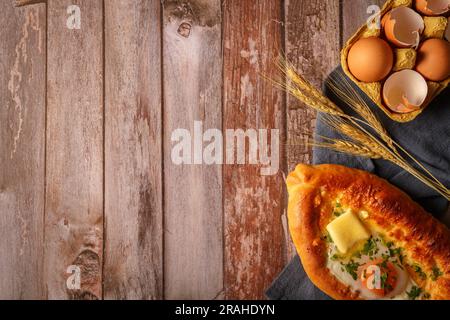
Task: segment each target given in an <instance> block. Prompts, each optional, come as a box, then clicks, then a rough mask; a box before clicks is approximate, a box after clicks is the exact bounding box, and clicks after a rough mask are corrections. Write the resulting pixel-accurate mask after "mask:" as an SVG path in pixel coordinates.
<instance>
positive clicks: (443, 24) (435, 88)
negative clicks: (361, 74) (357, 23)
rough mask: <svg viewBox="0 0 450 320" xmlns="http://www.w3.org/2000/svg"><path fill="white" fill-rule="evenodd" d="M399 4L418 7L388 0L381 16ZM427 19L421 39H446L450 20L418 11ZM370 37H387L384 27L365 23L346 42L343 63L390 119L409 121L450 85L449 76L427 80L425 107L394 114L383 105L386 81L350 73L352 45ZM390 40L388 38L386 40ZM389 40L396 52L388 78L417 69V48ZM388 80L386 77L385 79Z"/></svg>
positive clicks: (410, 2)
mask: <svg viewBox="0 0 450 320" xmlns="http://www.w3.org/2000/svg"><path fill="white" fill-rule="evenodd" d="M399 6H407V7H410V8H412V9H415V8H414V6H413V0H388V1H387V2H386V3H385V5H384V6H383V9H382V10H381V17H383V16H384V15H385V14H386V13H388V12H389V11H390V10H392V9H393V8H396V7H399ZM419 14H420V15H421V16H422V17H423V18H424V23H425V29H424V32H423V33H422V36H421V42H422V41H424V40H426V39H429V38H439V39H443V38H444V35H445V30H446V28H447V24H448V19H447V18H446V17H444V16H437V17H428V16H424V15H422V14H421V13H419ZM368 37H381V38H383V39H384V34H383V31H382V30H381V29H377V28H374V29H369V27H368V26H367V24H364V26H362V27H361V28H360V29H359V30H358V31H357V32H356V34H355V35H353V36H352V37H351V38H350V39H349V40H348V41H347V43H346V44H345V46H344V48H343V49H342V52H341V64H342V68H343V69H344V72H345V74H346V75H347V76H348V77H350V79H352V81H354V82H355V83H356V84H357V85H358V86H359V87H360V88H361V90H362V91H363V92H364V93H366V94H367V95H368V96H369V97H370V98H371V99H372V100H373V101H374V102H375V103H376V104H377V105H378V107H380V109H381V110H383V111H384V113H386V115H387V116H389V118H391V119H392V120H394V121H397V122H409V121H412V120H414V119H415V118H416V117H417V116H418V115H419V114H420V113H421V112H422V111H423V110H424V109H425V108H426V107H427V106H428V105H429V104H430V103H431V101H432V100H433V99H434V98H435V97H436V96H438V95H439V94H440V93H441V92H442V91H443V90H444V89H445V88H446V87H447V85H448V84H449V82H450V77H449V78H447V79H446V80H444V81H441V82H433V81H427V84H428V96H427V98H426V100H425V102H424V104H423V105H422V108H421V109H420V110H416V111H413V112H410V113H395V112H393V111H391V109H389V108H388V107H387V106H385V105H384V102H383V98H382V89H383V84H384V80H383V82H372V83H365V82H361V81H359V80H358V79H356V78H355V77H354V76H353V75H352V74H351V72H350V70H349V67H348V64H347V57H348V53H349V51H350V48H351V47H352V45H353V44H354V43H355V42H356V41H358V40H359V39H361V38H368ZM386 41H387V40H386ZM388 43H389V44H390V45H391V47H392V49H393V52H394V59H395V62H394V67H393V69H392V71H391V73H390V74H389V75H388V76H387V77H386V79H387V78H388V77H389V76H390V75H391V74H392V73H394V72H396V71H400V70H404V69H414V67H415V64H416V56H417V54H416V50H415V49H413V48H407V49H404V48H396V47H395V46H394V45H392V44H391V43H390V42H389V41H388ZM386 79H385V80H386Z"/></svg>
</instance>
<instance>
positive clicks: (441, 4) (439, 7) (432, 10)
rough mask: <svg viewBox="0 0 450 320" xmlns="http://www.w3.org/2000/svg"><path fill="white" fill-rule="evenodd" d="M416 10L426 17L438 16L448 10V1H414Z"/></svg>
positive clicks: (449, 3)
mask: <svg viewBox="0 0 450 320" xmlns="http://www.w3.org/2000/svg"><path fill="white" fill-rule="evenodd" d="M416 9H417V11H419V12H420V13H423V14H425V15H427V16H440V15H444V14H446V13H447V12H448V11H449V9H450V0H416Z"/></svg>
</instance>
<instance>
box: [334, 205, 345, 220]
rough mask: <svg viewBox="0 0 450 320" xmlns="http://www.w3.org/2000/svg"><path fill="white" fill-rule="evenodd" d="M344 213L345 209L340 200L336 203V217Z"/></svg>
mask: <svg viewBox="0 0 450 320" xmlns="http://www.w3.org/2000/svg"><path fill="white" fill-rule="evenodd" d="M343 213H344V209H342V205H341V204H340V203H339V201H338V202H336V204H335V205H334V209H333V214H334V216H336V217H339V216H340V215H342V214H343Z"/></svg>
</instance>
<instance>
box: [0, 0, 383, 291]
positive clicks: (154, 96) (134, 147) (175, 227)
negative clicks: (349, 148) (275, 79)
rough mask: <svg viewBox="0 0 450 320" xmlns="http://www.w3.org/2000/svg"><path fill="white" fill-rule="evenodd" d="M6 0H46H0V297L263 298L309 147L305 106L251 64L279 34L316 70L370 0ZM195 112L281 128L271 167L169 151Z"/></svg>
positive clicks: (210, 119)
mask: <svg viewBox="0 0 450 320" xmlns="http://www.w3.org/2000/svg"><path fill="white" fill-rule="evenodd" d="M18 2H20V3H21V4H26V3H29V2H46V4H45V3H40V4H33V5H28V6H25V7H22V8H15V7H14V1H13V0H7V1H1V2H0V12H1V17H0V26H1V30H2V32H1V34H0V48H1V49H0V59H1V61H0V84H1V85H0V101H1V106H0V161H1V163H0V168H1V171H0V232H1V234H2V241H1V242H0V257H1V259H0V298H11V299H14V298H15V299H19V298H22V299H29V298H42V299H45V298H59V299H103V298H104V299H162V298H167V299H178V298H181V299H184V298H186V299H214V298H215V299H244V298H245V299H258V298H264V290H265V289H266V288H267V286H268V285H269V284H270V283H271V281H272V280H273V279H274V277H275V276H276V275H277V273H278V272H279V271H280V270H281V269H282V268H283V266H284V265H285V264H286V263H287V262H288V261H289V259H290V258H291V257H292V256H293V255H294V254H295V251H294V250H293V247H292V244H291V240H290V237H289V234H288V232H287V221H286V214H285V210H286V208H285V204H286V193H285V191H284V182H283V176H284V175H285V174H286V173H287V172H288V171H289V170H291V169H292V168H293V167H294V166H295V165H296V164H297V163H299V162H305V163H309V162H310V161H311V150H310V149H308V148H307V147H305V142H306V140H307V139H308V137H310V136H311V134H312V132H313V130H314V122H315V113H314V112H311V111H309V110H307V109H305V108H300V109H298V108H295V107H297V102H296V101H295V100H293V99H292V98H291V97H287V96H286V95H285V94H284V93H282V92H280V91H277V90H275V89H273V88H272V87H271V86H270V85H269V84H268V83H267V82H266V81H264V80H263V79H262V77H261V74H264V75H266V76H276V74H277V73H276V70H275V68H274V64H273V61H274V59H275V58H276V57H277V55H278V54H279V53H280V52H284V53H285V54H286V55H287V57H288V59H289V60H290V61H291V62H292V63H293V64H294V65H295V66H296V67H297V68H298V70H299V71H301V72H302V73H303V74H304V75H305V76H306V78H308V79H309V80H311V81H312V82H313V83H315V84H316V85H317V86H320V85H321V83H322V81H323V79H324V77H325V76H326V75H327V74H328V73H329V72H330V71H331V70H332V69H333V68H334V67H335V66H337V65H338V64H339V50H340V48H341V47H342V44H343V43H344V41H345V40H346V39H347V38H348V37H349V36H350V35H351V34H352V33H353V32H354V31H355V30H356V29H357V27H358V26H359V25H361V24H362V23H364V22H365V21H366V19H367V18H368V17H369V14H368V13H367V8H368V6H369V5H373V4H378V5H381V4H382V3H383V1H380V0H356V1H355V0H341V1H339V0H325V1H320V0H244V1H243V0H224V1H221V0H164V1H162V2H161V1H160V0H149V1H147V0H108V1H104V0H70V1H69V0H48V1H45V0H42V1H36V0H20V1H18ZM69 5H78V6H79V7H80V9H81V29H80V30H77V29H74V30H71V29H68V28H67V27H66V20H67V18H68V15H69V13H68V12H67V6H69ZM195 121H201V122H202V125H203V130H206V129H210V128H216V129H219V130H225V129H244V130H245V129H276V130H278V134H279V137H280V141H281V142H280V151H281V153H280V155H279V158H278V161H279V166H280V171H279V172H278V174H276V175H273V176H262V175H261V174H260V169H261V166H258V165H238V164H236V165H223V166H222V165H183V166H179V165H176V164H174V163H173V162H172V160H171V150H172V146H173V144H174V141H172V132H173V131H174V130H176V129H188V130H190V132H194V123H195ZM193 160H195V161H199V160H201V159H193ZM5 257H6V258H5ZM70 265H76V266H79V267H80V270H81V287H80V289H78V290H76V289H68V288H67V286H66V280H67V279H68V277H69V276H70V273H68V270H67V269H68V267H69V266H70Z"/></svg>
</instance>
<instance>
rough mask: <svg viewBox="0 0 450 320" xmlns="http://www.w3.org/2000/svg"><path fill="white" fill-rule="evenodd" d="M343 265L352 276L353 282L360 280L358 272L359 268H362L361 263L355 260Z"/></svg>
mask: <svg viewBox="0 0 450 320" xmlns="http://www.w3.org/2000/svg"><path fill="white" fill-rule="evenodd" d="M341 265H342V266H343V267H344V269H345V271H346V272H347V273H349V274H350V275H351V276H352V278H353V280H357V279H358V274H357V271H358V268H359V266H360V264H359V263H357V262H354V261H353V260H350V262H349V263H343V262H341Z"/></svg>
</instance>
